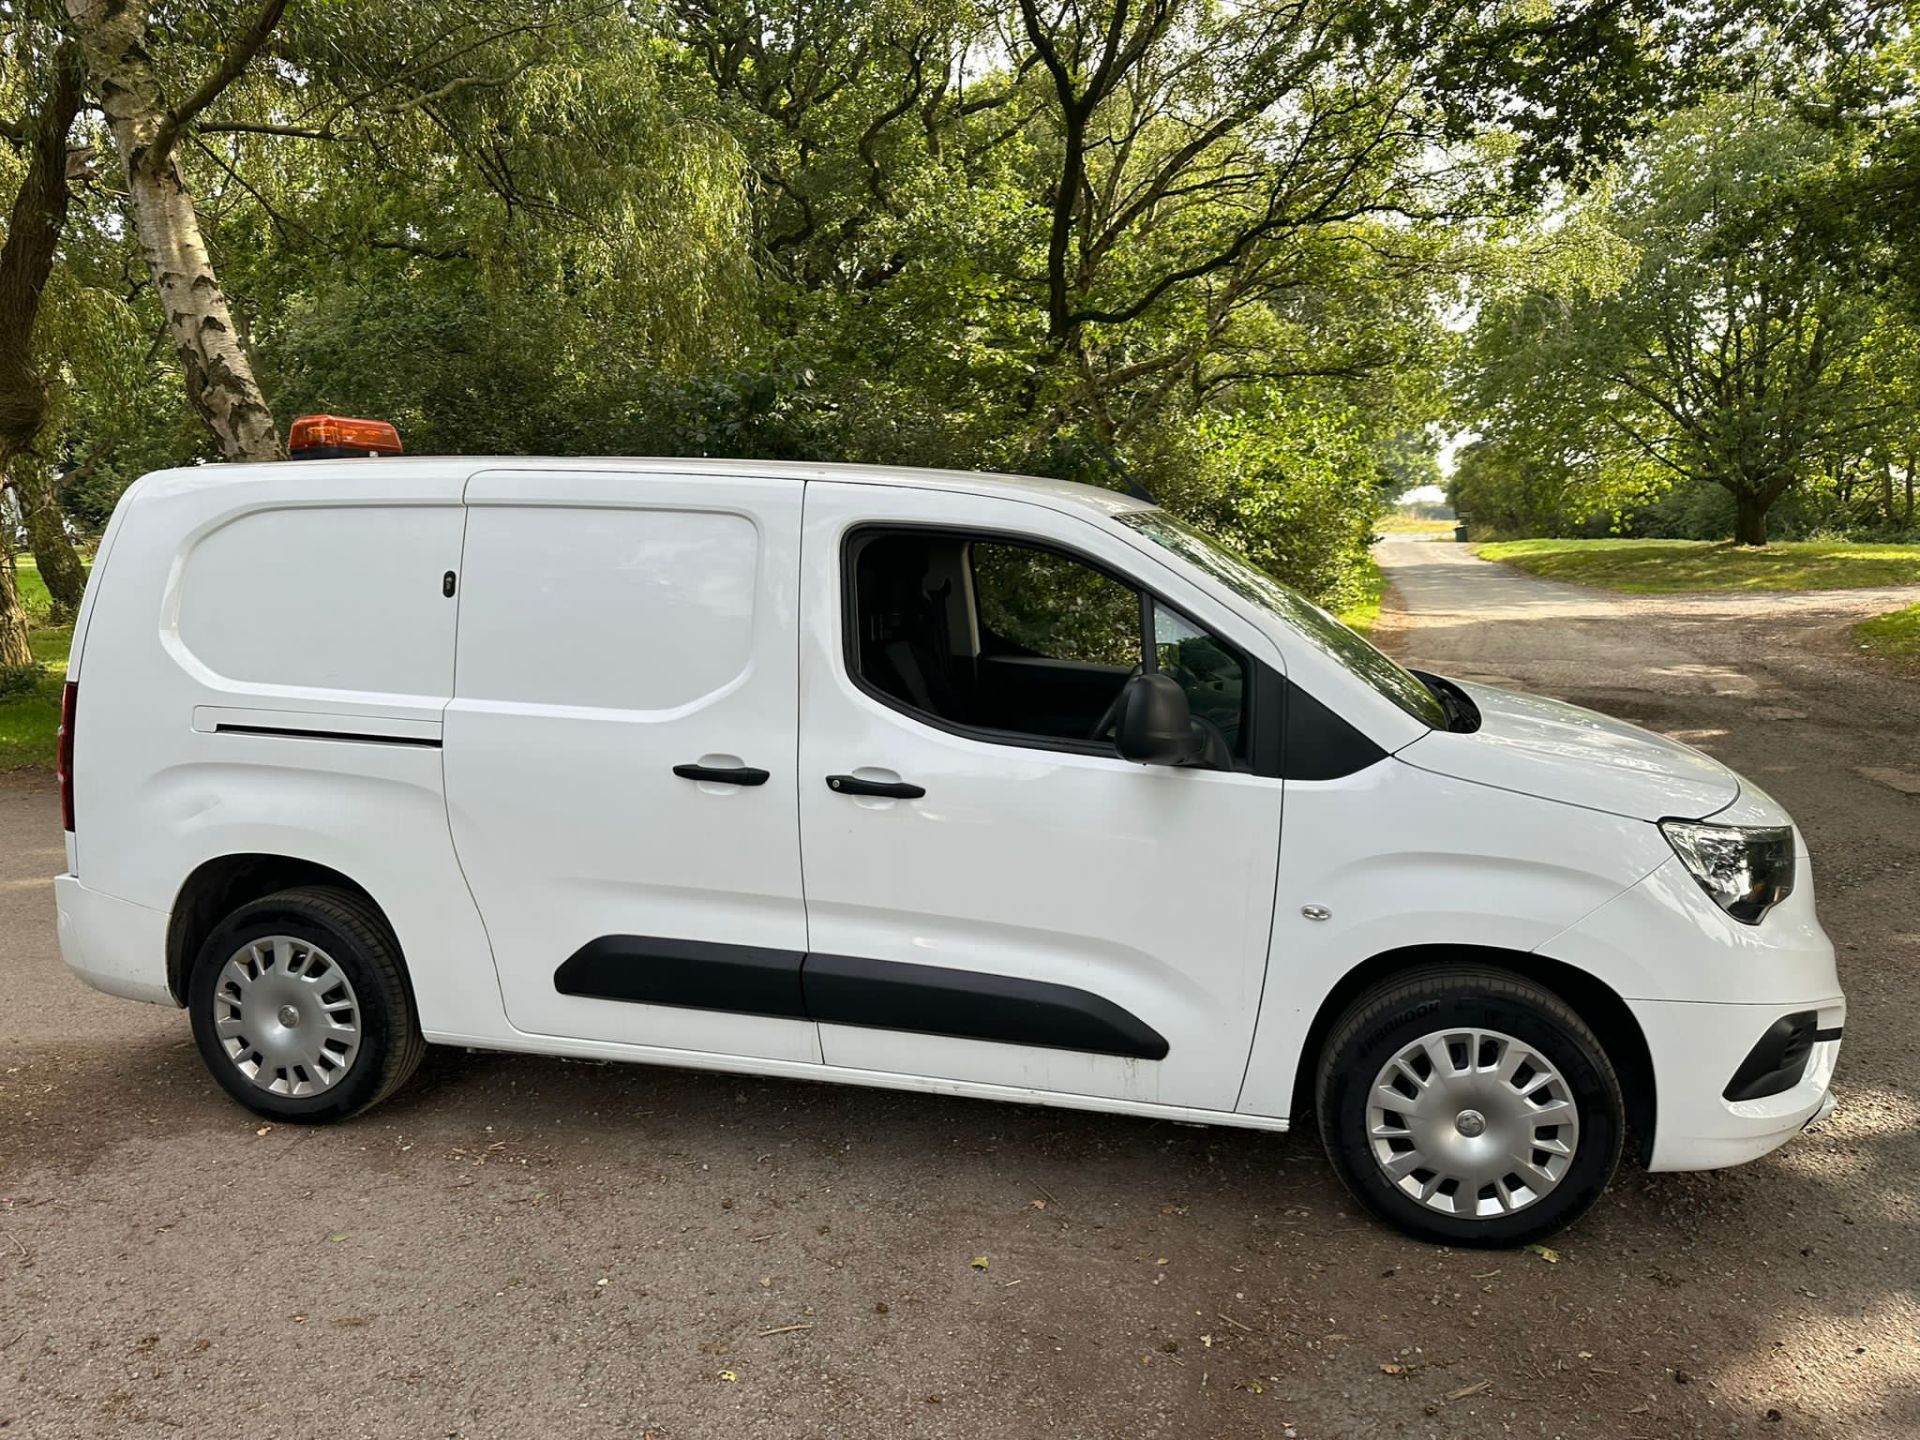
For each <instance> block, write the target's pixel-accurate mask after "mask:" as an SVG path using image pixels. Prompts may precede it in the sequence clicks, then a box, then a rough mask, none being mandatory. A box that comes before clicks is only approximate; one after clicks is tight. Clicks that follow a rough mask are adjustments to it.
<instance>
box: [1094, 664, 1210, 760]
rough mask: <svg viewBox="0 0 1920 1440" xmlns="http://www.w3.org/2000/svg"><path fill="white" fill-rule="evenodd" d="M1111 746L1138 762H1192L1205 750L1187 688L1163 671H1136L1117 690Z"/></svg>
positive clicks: (1126, 758) (1124, 758) (1122, 755)
mask: <svg viewBox="0 0 1920 1440" xmlns="http://www.w3.org/2000/svg"><path fill="white" fill-rule="evenodd" d="M1113 744H1114V748H1115V749H1116V750H1118V751H1119V752H1120V758H1121V759H1123V760H1132V761H1134V762H1135V763H1136V764H1140V765H1192V764H1194V763H1195V762H1196V761H1198V760H1199V759H1200V757H1201V755H1202V754H1204V753H1205V750H1206V738H1205V737H1204V736H1203V735H1202V734H1201V733H1200V730H1199V727H1197V726H1196V725H1195V724H1194V723H1193V710H1192V708H1191V707H1190V706H1189V705H1188V704H1187V692H1186V691H1184V690H1182V689H1181V688H1180V687H1179V686H1178V685H1176V684H1175V683H1174V682H1173V681H1172V680H1170V679H1168V678H1167V677H1166V676H1165V675H1158V674H1145V675H1136V676H1134V677H1133V678H1132V679H1131V680H1129V681H1127V684H1126V688H1125V689H1124V690H1122V691H1121V692H1120V713H1119V715H1118V716H1116V717H1115V722H1114V733H1113Z"/></svg>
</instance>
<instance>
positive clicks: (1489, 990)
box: [56, 457, 1845, 1245]
mask: <svg viewBox="0 0 1920 1440" xmlns="http://www.w3.org/2000/svg"><path fill="white" fill-rule="evenodd" d="M62 788H63V797H64V802H65V807H66V827H67V837H66V841H67V861H68V864H67V873H66V874H65V875H62V876H61V877H60V878H59V879H58V881H57V882H56V888H57V892H58V900H59V910H60V940H61V945H62V948H63V951H64V953H65V956H66V959H67V961H68V963H69V964H70V965H71V966H72V967H73V969H74V970H75V971H76V972H78V974H79V975H80V976H81V978H82V979H84V980H86V981H87V982H88V983H89V984H91V985H94V986H96V987H97V988H99V989H101V990H105V991H108V992H110V993H112V994H116V995H123V996H127V997H130V998H133V999H138V1000H147V1001H152V1002H155V1003H159V1004H167V1005H177V1006H182V1007H184V1008H185V1009H186V1010H187V1012H188V1017H189V1019H190V1021H191V1024H192V1029H193V1034H194V1036H195V1038H196V1040H197V1042H198V1045H199V1048H200V1051H201V1053H202V1055H203V1056H204V1058H205V1060H206V1063H207V1065H208V1067H209V1068H210V1069H211V1071H212V1072H213V1075H214V1076H215V1078H216V1079H217V1080H218V1081H219V1082H220V1084H221V1085H223V1086H224V1087H225V1088H226V1089H227V1091H228V1092H229V1093H230V1094H231V1095H233V1096H234V1098H236V1099H237V1100H239V1101H240V1102H241V1103H242V1104H244V1105H247V1106H249V1107H251V1108H252V1109H254V1110H256V1111H258V1112H259V1113H260V1114H262V1115H266V1116H270V1117H272V1118H274V1119H276V1120H291V1121H318V1120H333V1119H340V1118H343V1117H345V1116H348V1115H352V1114H354V1113H356V1112H358V1111H360V1110H363V1109H365V1108H366V1107H367V1106H369V1105H371V1104H373V1103H375V1102H376V1101H378V1100H379V1099H381V1098H382V1097H384V1096H385V1095H387V1094H389V1093H391V1092H392V1091H393V1089H394V1088H395V1087H396V1086H398V1085H399V1084H401V1083H402V1082H403V1081H404V1080H405V1079H406V1078H407V1075H408V1074H409V1072H410V1071H411V1070H412V1069H413V1068H414V1066H415V1065H416V1064H417V1062H418V1061H419V1059H420V1056H421V1053H422V1049H423V1046H424V1044H425V1043H427V1042H436V1043H449V1044H458V1045H465V1046H475V1047H488V1048H495V1049H501V1050H521V1051H532V1052H539V1053H544V1054H554V1055H571V1056H587V1057H599V1058H605V1059H612V1060H631V1061H644V1062H652V1063H658V1064H669V1065H679V1066H692V1067H700V1068H708V1069H715V1070H728V1071H737V1072H742V1073H750V1074H760V1075H780V1076H789V1077H799V1078H813V1079H823V1080H838V1081H845V1082H850V1083H854V1084H862V1085H882V1086H892V1087H897V1088H902V1089H912V1090H923V1091H931V1092H938V1093H944V1094H958V1095H970V1096H980V1097H987V1098H997V1099H1005V1100H1022V1101H1031V1102H1038V1103H1043V1104H1049V1105H1060V1106H1070V1107H1077V1108H1081V1109H1088V1110H1105V1111H1112V1112H1117V1113H1123V1114H1131V1115H1143V1116H1155V1117H1164V1118H1170V1119H1175V1120H1182V1121H1201V1122H1209V1123H1214V1124H1223V1125H1244V1126H1252V1127H1258V1128H1264V1129H1270V1130H1283V1129H1286V1128H1287V1127H1288V1125H1289V1123H1290V1120H1291V1118H1292V1117H1295V1116H1311V1117H1312V1118H1313V1119H1314V1121H1315V1122H1316V1123H1317V1125H1318V1127H1319V1130H1320V1133H1321V1136H1322V1137H1323V1139H1324V1141H1325V1143H1326V1146H1327V1149H1328V1152H1329V1153H1330V1155H1331V1156H1332V1159H1333V1163H1334V1165H1335V1166H1336V1168H1337V1169H1338V1171H1339V1173H1340V1175H1341V1177H1342V1179H1343V1180H1344V1181H1345V1182H1346V1184H1347V1185H1348V1186H1349V1187H1351V1188H1352V1190H1353V1191H1354V1193H1355V1194H1356V1195H1357V1196H1359V1197H1360V1198H1361V1199H1362V1200H1363V1201H1364V1202H1365V1203H1366V1204H1368V1205H1369V1206H1371V1207H1372V1208H1373V1209H1374V1210H1375V1211H1376V1212H1377V1213H1378V1214H1380V1215H1382V1216H1384V1217H1386V1218H1387V1219H1389V1220H1391V1221H1393V1222H1395V1223H1397V1224H1399V1225H1401V1226H1403V1227H1405V1228H1406V1229H1408V1230H1410V1231H1413V1232H1414V1233H1417V1234H1420V1235H1423V1236H1427V1237H1431V1238H1434V1239H1439V1240H1444V1241H1447V1242H1450V1243H1464V1244H1484V1245H1498V1244H1512V1243H1517V1242H1520V1241H1524V1240H1527V1239H1530V1238H1533V1237H1536V1236H1539V1235H1542V1234H1545V1233H1547V1232H1550V1231H1551V1230H1553V1229H1555V1228H1557V1227H1559V1226H1561V1225H1564V1224H1566V1223H1567V1222H1569V1221H1570V1220H1572V1219H1573V1218H1575V1217H1576V1216H1578V1215H1579V1214H1580V1213H1581V1212H1582V1211H1583V1210H1585V1209H1586V1207H1587V1206H1588V1205H1590V1204H1591V1203H1592V1202H1593V1200H1594V1199H1595V1197H1596V1196H1597V1195H1598V1194H1599V1193H1600V1191H1601V1190H1602V1188H1603V1187H1604V1186H1605V1185H1606V1184H1607V1182H1608V1180H1609V1178H1610V1177H1611V1176H1612V1174H1613V1173H1614V1170H1615V1167H1616V1165H1617V1164H1618V1163H1619V1161H1620V1159H1621V1157H1622V1154H1623V1152H1626V1153H1630V1154H1631V1155H1632V1156H1633V1158H1634V1159H1635V1160H1637V1161H1638V1162H1640V1163H1644V1164H1646V1165H1649V1166H1651V1167H1652V1168H1654V1169H1701V1168H1709V1167H1714V1166H1722V1165H1732V1164H1737V1163H1739V1162H1741V1161H1745V1160H1749V1159H1752V1158H1754V1157H1755V1156H1758V1155H1762V1154H1764V1153H1766V1152H1767V1151H1769V1150H1771V1149H1773V1148H1774V1147H1775V1146H1777V1145H1779V1144H1781V1143H1783V1142H1784V1141H1786V1140H1787V1139H1789V1138H1790V1137H1791V1136H1793V1135H1794V1134H1795V1133H1796V1132H1797V1131H1798V1130H1800V1129H1801V1128H1802V1127H1803V1126H1805V1125H1806V1124H1807V1123H1808V1122H1809V1121H1811V1120H1812V1119H1814V1118H1816V1117H1818V1116H1820V1115H1822V1114H1824V1113H1825V1111H1826V1109H1827V1108H1829V1107H1830V1106H1831V1103H1832V1102H1831V1100H1830V1099H1829V1093H1828V1092H1829V1082H1830V1080H1831V1078H1832V1075H1833V1069H1834V1064H1835V1061H1836V1058H1837V1056H1838V1052H1839V1044H1840V1034H1841V1027H1842V1023H1843V1019H1844V1014H1845V1002H1844V1000H1843V999H1842V997H1841V993H1840V987H1839V983H1838V981H1837V978H1836V975H1835V970H1834V960H1833V949H1832V946H1831V945H1830V944H1829V942H1828V940H1827V938H1826V936H1825V935H1824V934H1823V933H1822V931H1821V929H1820V925H1819V923H1818V921H1817V920H1816V918H1815V915H1814V906H1813V892H1812V884H1811V880H1810V877H1809V875H1808V870H1807V858H1806V852H1805V847H1804V844H1803V842H1802V840H1801V838H1800V835H1799V833H1798V832H1797V831H1796V830H1795V829H1794V827H1793V825H1792V822H1791V821H1790V820H1789V819H1788V817H1787V816H1786V814H1785V813H1784V812H1783V811H1782V810H1781V809H1780V807H1779V806H1778V805H1776V804H1775V803H1774V802H1773V801H1772V800H1770V799H1769V798H1768V797H1767V796H1766V795H1764V794H1763V793H1761V792H1760V791H1759V790H1757V789H1756V788H1754V787H1753V786H1751V785H1749V784H1747V783H1745V782H1744V781H1742V780H1741V779H1740V778H1739V777H1737V776H1736V775H1734V774H1733V773H1732V772H1730V771H1729V770H1727V769H1726V768H1725V767H1724V766H1722V765H1720V764H1718V763H1717V762H1715V761H1714V760H1712V759H1710V758H1709V757H1707V756H1705V755H1703V754H1701V753H1699V752H1697V751H1694V750H1692V749H1689V748H1687V747H1685V746H1682V745H1679V744H1676V743H1674V742H1672V741H1670V740H1666V739H1664V738H1661V737H1659V736H1656V735H1652V734H1648V733H1646V732H1644V731H1641V730H1637V729H1635V728H1633V727H1632V726H1629V725H1626V724H1622V723H1620V722H1617V721H1613V720H1610V719H1607V718H1605V717H1603V716H1600V715H1597V714H1594V713H1592V712H1589V711H1585V710H1581V709H1577V708H1575V707H1573V706H1569V705H1564V704H1560V703H1557V702H1554V701H1550V700H1543V699H1536V698H1530V697H1526V696H1521V695H1515V694H1510V693H1507V692H1504V691H1501V690H1497V689H1493V688H1490V687H1487V686H1481V685H1471V684H1465V683H1461V682H1457V681H1453V680H1449V679H1446V678H1444V677H1442V676H1437V675H1428V674H1415V673H1411V672H1409V671H1407V670H1405V669H1402V668H1401V667H1400V666H1399V665H1397V664H1395V663H1394V662H1393V661H1392V660H1390V659H1388V658H1387V657H1386V656H1384V655H1382V654H1381V653H1380V652H1378V651H1377V650H1375V649H1373V648H1372V647H1371V646H1370V645H1368V644H1367V643H1366V642H1365V641H1364V640H1362V639H1361V638H1359V637H1358V636H1356V635H1354V634H1353V633H1352V632H1350V631H1348V630H1346V629H1345V628H1343V627H1342V626H1340V625H1339V624H1338V623H1336V622H1335V621H1334V620H1332V619H1331V618H1330V617H1328V616H1327V615H1326V614H1325V613H1323V612H1322V611H1320V610H1318V609H1316V608H1315V607H1314V606H1312V605H1310V604H1308V603H1306V602H1305V601H1303V600H1301V599H1300V598H1299V597H1298V596H1296V595H1294V594H1292V593H1291V592H1289V591H1287V590H1286V589H1284V588H1283V587H1281V586H1279V585H1277V584H1275V583H1274V582H1273V581H1272V580H1271V579H1269V578H1268V577H1267V576H1266V575H1264V574H1262V573H1260V572H1259V571H1257V570H1254V569H1253V568H1251V567H1250V566H1248V565H1247V564H1246V563H1245V562H1244V561H1242V560H1241V559H1239V558H1238V557H1237V556H1235V555H1234V554H1233V553H1231V552H1230V551H1228V550H1226V549H1224V548H1222V547H1220V546H1219V545H1218V544H1216V543H1215V542H1214V541H1212V540H1210V539H1209V538H1207V537H1206V536H1204V535H1203V534H1201V533H1200V532H1198V531H1196V530H1193V529H1191V528H1189V527H1187V526H1185V525H1183V524H1182V523H1180V522H1179V521H1178V520H1176V519H1175V518H1174V517H1172V516H1170V515H1168V514H1167V513H1166V512H1164V511H1162V510H1160V509H1158V508H1156V507H1154V506H1153V505H1152V504H1150V503H1148V502H1146V501H1143V500H1136V499H1130V498H1127V497H1125V496H1122V495H1118V494H1113V493H1109V492H1107V491H1103V490H1096V489H1089V488H1086V487H1082V486H1076V485H1070V484H1063V483H1055V482H1050V481H1043V480H1032V479H1019V478H1012V477H1005V476H991V475H978V474H961V473H948V472H936V471H912V470H896V469H882V468H863V467H854V466H825V465H793V464H773V463H758V462H746V461H740V462H714V461H689V460H527V459H497V460H475V459H419V460H405V459H397V458H388V457H380V458H361V459H330V460H319V461H311V462H307V463H300V464H278V465H244V466H243V465H219V466H209V467H205V468H201V469H193V470H177V471H167V472H162V473H159V474H154V475H149V476H147V477H146V478H145V479H143V480H141V481H139V482H138V483H137V484H136V485H134V486H133V487H132V489H130V490H129V491H128V492H127V494H126V496H125V498H124V499H123V500H122V502H121V504H120V507H119V509H118V511H117V513H116V514H115V517H114V519H113V522H112V524H111V526H110V527H109V529H108V532H107V535H106V537H105V539H104V542H103V544H102V546H101V550H100V554H99V558H98V561H97V563H96V566H95V568H94V572H93V577H92V581H91V584H90V585H89V587H88V591H87V597H86V602H85V605H84V606H83V608H82V611H81V614H80V617H79V623H78V627H77V629H76V632H75V638H74V646H73V659H72V668H71V671H70V673H69V677H68V684H67V690H66V717H65V725H64V730H63V737H62Z"/></svg>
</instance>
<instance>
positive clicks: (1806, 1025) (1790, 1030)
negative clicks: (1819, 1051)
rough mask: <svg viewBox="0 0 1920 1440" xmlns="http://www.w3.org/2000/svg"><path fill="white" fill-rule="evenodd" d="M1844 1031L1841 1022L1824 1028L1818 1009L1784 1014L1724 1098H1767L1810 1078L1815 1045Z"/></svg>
mask: <svg viewBox="0 0 1920 1440" xmlns="http://www.w3.org/2000/svg"><path fill="white" fill-rule="evenodd" d="M1840 1033H1841V1027H1839V1026H1835V1027H1833V1028H1831V1029H1827V1030H1822V1029H1821V1028H1820V1013H1819V1012H1818V1011H1817V1010H1796V1011H1794V1012H1793V1013H1792V1014H1791V1015H1782V1016H1781V1017H1780V1018H1779V1019H1778V1020H1776V1021H1774V1022H1773V1023H1772V1024H1771V1025H1769V1026H1768V1027H1767V1028H1766V1031H1765V1032H1764V1033H1763V1034H1762V1035H1761V1036H1760V1038H1759V1039H1758V1040H1757V1041H1755V1042H1754V1046H1753V1049H1751V1050H1749V1051H1748V1052H1747V1058H1746V1059H1744V1060H1742V1061H1741V1062H1740V1068H1739V1069H1738V1070H1736V1071H1734V1072H1733V1078H1732V1079H1731V1080H1729V1081H1728V1082H1727V1088H1726V1089H1725V1090H1723V1091H1721V1092H1720V1093H1721V1098H1722V1099H1725V1100H1764V1099H1766V1098H1767V1096H1769V1095H1783V1094H1785V1093H1786V1092H1787V1091H1789V1090H1791V1089H1793V1087H1794V1086H1796V1085H1798V1084H1799V1083H1800V1082H1801V1081H1802V1080H1803V1079H1805V1078H1806V1074H1807V1062H1808V1061H1809V1060H1811V1059H1812V1058H1813V1047H1814V1046H1815V1045H1817V1044H1819V1043H1820V1042H1821V1041H1823V1040H1838V1039H1839V1038H1840Z"/></svg>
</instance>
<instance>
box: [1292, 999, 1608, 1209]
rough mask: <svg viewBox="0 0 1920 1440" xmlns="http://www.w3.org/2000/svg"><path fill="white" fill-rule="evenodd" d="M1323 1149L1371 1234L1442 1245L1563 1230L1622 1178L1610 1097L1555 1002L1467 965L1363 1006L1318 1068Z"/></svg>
mask: <svg viewBox="0 0 1920 1440" xmlns="http://www.w3.org/2000/svg"><path fill="white" fill-rule="evenodd" d="M1316 1101H1317V1107H1316V1108H1317V1109H1318V1112H1319V1120H1320V1134H1321V1138H1322V1139H1323V1140H1324V1141H1325V1142H1326V1147H1327V1154H1328V1156H1329V1157H1330V1158H1331V1159H1332V1161H1333V1165H1334V1169H1335V1170H1337V1171H1338V1172H1339V1174H1340V1178H1341V1180H1342V1181H1343V1182H1344V1183H1345V1184H1346V1186H1347V1188H1348V1189H1349V1190H1351V1191H1352V1192H1353V1193H1354V1195H1355V1196H1356V1197H1358V1198H1359V1199H1360V1200H1361V1201H1362V1202H1363V1203H1364V1204H1365V1205H1366V1206H1367V1207H1368V1208H1369V1209H1370V1210H1372V1211H1373V1212H1374V1213H1375V1214H1377V1215H1379V1216H1380V1217H1381V1218H1382V1219H1385V1220H1389V1221H1391V1222H1393V1223H1394V1224H1395V1225H1398V1226H1399V1227H1401V1228H1402V1229H1404V1230H1407V1231H1409V1232H1411V1233H1412V1234H1415V1235H1418V1236H1420V1237H1421V1238H1423V1239H1427V1240H1435V1241H1439V1242H1441V1243H1443V1244H1448V1245H1479V1246H1503V1245H1522V1244H1525V1243H1526V1242H1528V1241H1530V1240H1535V1239H1538V1238H1540V1237H1541V1236H1544V1235H1550V1234H1552V1233H1553V1232H1554V1231H1556V1230H1559V1229H1561V1228H1562V1227H1564V1226H1566V1225H1570V1224H1572V1223H1573V1221H1575V1220H1577V1219H1578V1218H1579V1217H1580V1216H1581V1215H1583V1214H1584V1213H1585V1212H1586V1210H1587V1209H1588V1207H1589V1206H1591V1205H1592V1204H1593V1202H1594V1201H1595V1200H1597V1199H1599V1198H1600V1192H1601V1191H1602V1190H1604V1189H1606V1187H1607V1182H1608V1181H1609V1180H1611V1179H1612V1178H1613V1172H1614V1170H1615V1169H1616V1168H1617V1167H1618V1165H1619V1163H1620V1150H1621V1141H1622V1136H1623V1130H1624V1127H1623V1123H1622V1114H1623V1110H1624V1106H1623V1104H1622V1101H1621V1095H1620V1082H1619V1079H1618V1078H1617V1077H1616V1076H1615V1074H1614V1071H1613V1066H1612V1065H1611V1064H1610V1063H1608V1060H1607V1055H1606V1051H1605V1050H1604V1049H1602V1048H1601V1045H1600V1042H1599V1040H1598V1039H1596V1038H1595V1036H1594V1034H1593V1031H1592V1030H1590V1029H1589V1028H1588V1027H1587V1025H1586V1024H1585V1023H1584V1022H1583V1021H1582V1020H1581V1019H1580V1017H1579V1016H1578V1015H1577V1014H1575V1013H1574V1011H1573V1010H1572V1009H1571V1008H1570V1007H1569V1006H1568V1005H1567V1004H1566V1002H1565V1001H1563V1000H1561V999H1560V998H1559V997H1558V996H1557V995H1554V994H1552V993H1551V992H1549V991H1547V990H1543V989H1541V988H1540V987H1539V986H1537V985H1533V984H1531V983H1529V982H1528V981H1526V980H1523V979H1521V978H1520V977H1519V976H1517V975H1512V974H1509V973H1507V972H1505V971H1501V970H1495V969H1491V968H1487V967H1481V966H1472V965H1448V966H1434V967H1429V968H1426V969H1422V970H1418V971H1414V972H1411V973H1408V974H1405V975H1401V976H1397V977H1395V978H1394V979H1392V980H1390V981H1388V982H1386V983H1384V984H1382V985H1380V986H1378V987H1376V988H1375V989H1373V990H1371V991H1369V992H1367V993H1366V994H1364V995H1362V996H1361V997H1360V998H1359V999H1358V1000H1356V1001H1355V1002H1354V1003H1353V1005H1352V1006H1351V1007H1350V1008H1349V1009H1348V1010H1347V1012H1346V1014H1345V1015H1343V1016H1342V1017H1341V1019H1340V1021H1339V1023H1337V1024H1336V1025H1335V1026H1334V1029H1333V1033H1332V1035H1331V1036H1330V1037H1329V1039H1328V1041H1327V1044H1326V1048H1325V1050H1324V1051H1323V1052H1322V1054H1321V1063H1320V1071H1319V1079H1318V1085H1317V1087H1316Z"/></svg>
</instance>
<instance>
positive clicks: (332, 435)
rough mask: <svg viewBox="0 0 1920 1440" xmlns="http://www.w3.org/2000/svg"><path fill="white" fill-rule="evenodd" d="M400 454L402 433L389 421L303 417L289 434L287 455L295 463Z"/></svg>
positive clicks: (344, 416)
mask: <svg viewBox="0 0 1920 1440" xmlns="http://www.w3.org/2000/svg"><path fill="white" fill-rule="evenodd" d="M399 453H400V432H399V431H398V430H396V429H394V428H393V426H392V425H390V424H388V423H387V422H386V421H385V420H356V419H354V418H352V417H351V416H347V415H302V416H301V417H300V418H299V419H298V420H296V421H294V422H293V428H292V429H291V430H289V431H288V432H287V454H288V456H289V457H291V458H292V459H295V460H344V459H348V458H351V457H353V456H359V455H398V454H399Z"/></svg>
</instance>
